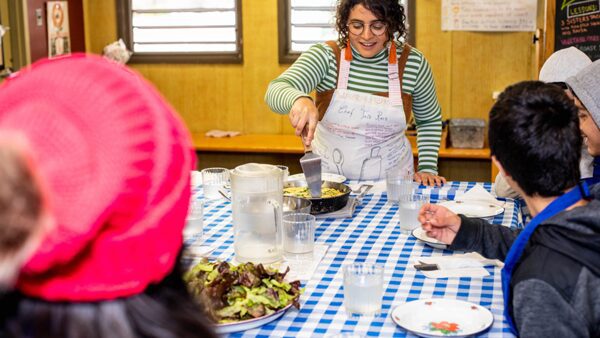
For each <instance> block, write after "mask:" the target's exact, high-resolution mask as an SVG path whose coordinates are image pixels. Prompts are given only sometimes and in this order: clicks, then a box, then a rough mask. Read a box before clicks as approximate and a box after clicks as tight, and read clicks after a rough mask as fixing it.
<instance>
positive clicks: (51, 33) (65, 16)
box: [46, 1, 71, 58]
mask: <svg viewBox="0 0 600 338" xmlns="http://www.w3.org/2000/svg"><path fill="white" fill-rule="evenodd" d="M46 12H47V13H48V15H47V27H48V57H51V58H52V57H55V56H59V55H64V54H69V53H71V37H70V34H69V9H68V3H67V1H48V2H47V3H46Z"/></svg>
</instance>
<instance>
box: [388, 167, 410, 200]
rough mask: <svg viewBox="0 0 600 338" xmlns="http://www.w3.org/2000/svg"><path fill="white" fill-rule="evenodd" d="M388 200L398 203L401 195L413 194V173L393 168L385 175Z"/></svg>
mask: <svg viewBox="0 0 600 338" xmlns="http://www.w3.org/2000/svg"><path fill="white" fill-rule="evenodd" d="M385 185H386V189H387V199H388V202H390V203H392V204H398V203H399V198H400V195H406V194H412V192H413V174H412V173H411V172H409V171H398V170H391V171H388V172H387V174H386V175H385Z"/></svg>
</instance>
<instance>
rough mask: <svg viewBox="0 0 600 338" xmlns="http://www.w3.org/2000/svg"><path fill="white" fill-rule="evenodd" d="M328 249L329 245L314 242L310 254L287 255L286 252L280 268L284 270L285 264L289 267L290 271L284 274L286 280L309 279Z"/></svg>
mask: <svg viewBox="0 0 600 338" xmlns="http://www.w3.org/2000/svg"><path fill="white" fill-rule="evenodd" d="M328 249H329V245H325V244H317V243H315V246H314V250H313V253H312V255H310V254H309V255H293V256H289V255H287V254H286V256H285V260H284V262H283V264H282V267H281V268H280V270H285V267H286V266H289V267H290V272H288V274H287V276H286V279H288V280H297V279H299V280H301V281H307V280H310V279H311V278H312V275H313V274H314V273H315V270H316V269H317V266H319V263H321V260H322V259H323V257H325V254H326V253H327V250H328Z"/></svg>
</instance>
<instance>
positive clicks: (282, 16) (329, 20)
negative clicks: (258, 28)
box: [278, 0, 415, 63]
mask: <svg viewBox="0 0 600 338" xmlns="http://www.w3.org/2000/svg"><path fill="white" fill-rule="evenodd" d="M399 1H400V3H402V4H403V5H404V6H406V7H405V8H407V10H408V11H407V21H408V22H413V21H414V17H413V14H414V3H415V1H414V0H399ZM337 2H338V1H337V0H279V1H278V6H279V8H278V10H279V15H278V16H279V63H291V62H294V61H295V60H296V58H297V57H298V56H299V55H300V53H302V52H303V51H305V50H307V49H308V48H309V47H310V46H312V45H314V44H315V43H319V42H323V41H327V40H337V36H338V35H337V31H336V30H335V10H336V4H337ZM408 41H409V43H410V44H412V45H414V28H412V29H410V30H409V36H408Z"/></svg>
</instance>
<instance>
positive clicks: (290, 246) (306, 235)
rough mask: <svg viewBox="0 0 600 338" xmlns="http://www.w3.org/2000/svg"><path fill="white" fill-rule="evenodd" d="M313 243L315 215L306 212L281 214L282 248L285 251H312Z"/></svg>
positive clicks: (304, 252)
mask: <svg viewBox="0 0 600 338" xmlns="http://www.w3.org/2000/svg"><path fill="white" fill-rule="evenodd" d="M314 244H315V216H313V215H311V214H306V213H291V214H286V215H284V216H283V250H284V251H285V252H286V253H291V254H308V253H312V251H313V248H314Z"/></svg>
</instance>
